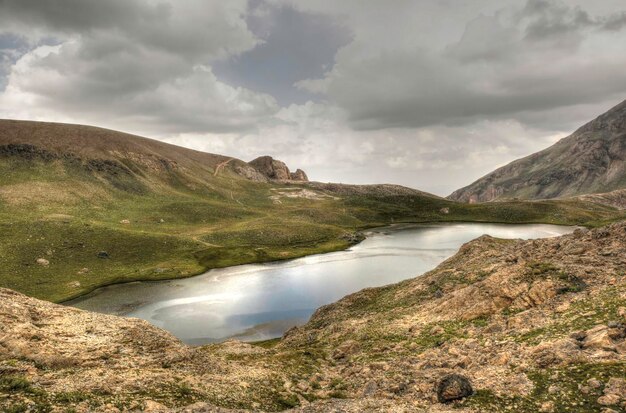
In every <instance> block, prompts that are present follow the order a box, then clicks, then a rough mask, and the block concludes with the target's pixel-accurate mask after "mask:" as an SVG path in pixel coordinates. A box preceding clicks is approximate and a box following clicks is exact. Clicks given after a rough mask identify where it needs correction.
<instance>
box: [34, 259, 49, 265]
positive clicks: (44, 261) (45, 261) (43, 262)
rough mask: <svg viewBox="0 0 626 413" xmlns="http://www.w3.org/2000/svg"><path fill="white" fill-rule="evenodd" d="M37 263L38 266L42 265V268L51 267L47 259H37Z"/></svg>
mask: <svg viewBox="0 0 626 413" xmlns="http://www.w3.org/2000/svg"><path fill="white" fill-rule="evenodd" d="M35 262H36V263H37V264H39V265H41V266H42V267H47V266H48V265H50V261H48V260H47V259H45V258H37V260H36V261H35Z"/></svg>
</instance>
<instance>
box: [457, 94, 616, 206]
mask: <svg viewBox="0 0 626 413" xmlns="http://www.w3.org/2000/svg"><path fill="white" fill-rule="evenodd" d="M623 188H626V101H624V102H622V103H621V104H619V105H617V106H616V107H614V108H613V109H611V110H609V111H608V112H606V113H605V114H603V115H601V116H599V117H598V118H596V119H595V120H593V121H591V122H589V123H588V124H586V125H584V126H583V127H581V128H580V129H578V130H577V131H576V132H574V133H573V134H572V135H570V136H568V137H566V138H564V139H562V140H560V141H559V142H557V143H556V144H555V145H553V146H551V147H550V148H548V149H545V150H543V151H541V152H538V153H535V154H533V155H530V156H528V157H526V158H522V159H519V160H517V161H514V162H511V163H510V164H508V165H506V166H504V167H502V168H500V169H497V170H496V171H494V172H492V173H490V174H488V175H486V176H484V177H483V178H480V179H479V180H477V181H476V182H474V183H472V184H471V185H469V186H467V187H465V188H461V189H459V190H457V191H455V192H454V193H452V194H451V195H450V196H449V198H450V199H452V200H455V201H461V202H486V201H493V200H503V199H511V198H521V199H545V198H560V197H570V196H575V195H581V194H592V193H602V192H609V191H613V190H616V189H623Z"/></svg>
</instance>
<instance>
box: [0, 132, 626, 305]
mask: <svg viewBox="0 0 626 413" xmlns="http://www.w3.org/2000/svg"><path fill="white" fill-rule="evenodd" d="M620 214H622V212H620V211H618V210H617V209H616V208H613V207H610V206H603V205H597V204H594V203H590V202H585V201H581V200H570V201H545V202H509V203H498V204H482V205H468V204H461V203H456V202H453V201H450V200H446V199H442V198H439V197H436V196H434V195H430V194H426V193H424V192H420V191H417V190H413V189H409V188H404V187H399V186H394V185H371V186H353V185H339V184H321V183H314V182H313V183H306V182H277V181H269V180H267V179H263V177H262V176H259V175H258V173H257V172H256V171H255V170H254V169H253V168H251V167H250V165H248V164H247V163H246V162H243V161H241V160H238V159H232V158H229V157H225V156H220V155H213V154H208V153H203V152H198V151H193V150H189V149H185V148H181V147H177V146H173V145H168V144H165V143H162V142H158V141H154V140H150V139H146V138H142V137H138V136H134V135H128V134H124V133H120V132H115V131H110V130H105V129H100V128H94V127H89V126H80V125H66V124H53V123H42V122H26V121H13V120H0V287H7V288H11V289H14V290H17V291H20V292H23V293H26V294H28V295H31V296H35V297H38V298H44V299H47V300H51V301H62V300H66V299H69V298H72V297H75V296H78V295H81V294H84V293H87V292H89V291H91V290H93V289H95V288H97V287H99V286H103V285H107V284H111V283H118V282H127V281H133V280H157V279H166V278H177V277H186V276H191V275H194V274H198V273H201V272H203V271H205V270H207V269H209V268H216V267H223V266H229V265H236V264H243V263H250V262H260V261H270V260H278V259H288V258H294V257H298V256H302V255H306V254H313V253H320V252H327V251H333V250H338V249H343V248H346V247H348V246H349V245H351V244H352V243H354V242H355V241H356V240H358V236H355V235H354V233H355V232H356V231H358V230H360V229H363V228H366V227H372V226H379V225H385V224H389V223H393V222H426V221H491V222H510V223H519V222H546V223H557V224H593V223H598V222H604V221H607V220H614V219H617V218H619V217H620Z"/></svg>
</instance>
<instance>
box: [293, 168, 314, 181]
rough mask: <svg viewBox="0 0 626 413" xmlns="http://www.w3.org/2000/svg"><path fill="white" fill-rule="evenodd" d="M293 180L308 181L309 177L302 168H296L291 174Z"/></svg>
mask: <svg viewBox="0 0 626 413" xmlns="http://www.w3.org/2000/svg"><path fill="white" fill-rule="evenodd" d="M289 176H290V179H291V180H292V181H308V180H309V177H308V176H307V175H306V173H305V172H304V171H303V170H302V169H296V171H295V172H291V173H290V174H289Z"/></svg>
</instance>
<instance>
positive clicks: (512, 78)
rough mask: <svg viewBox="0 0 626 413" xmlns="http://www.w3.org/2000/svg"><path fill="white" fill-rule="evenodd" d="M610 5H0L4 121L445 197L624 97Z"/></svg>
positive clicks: (615, 10)
mask: <svg viewBox="0 0 626 413" xmlns="http://www.w3.org/2000/svg"><path fill="white" fill-rule="evenodd" d="M625 68H626V2H624V1H623V0H594V1H589V0H567V1H566V0H341V1H337V0H249V1H246V0H228V1H222V0H184V1H180V0H178V1H175V0H107V1H102V0H47V1H41V0H0V118H12V119H31V120H45V121H56V122H69V123H81V124H89V125H95V126H101V127H106V128H111V129H116V130H121V131H125V132H130V133H135V134H139V135H143V136H147V137H151V138H154V139H159V140H163V141H166V142H169V143H173V144H176V145H182V146H186V147H189V148H193V149H198V150H202V151H207V152H212V153H219V154H223V155H229V156H234V157H237V158H241V159H244V160H247V161H249V160H251V159H254V158H256V157H257V156H261V155H271V156H274V157H275V158H278V159H281V160H283V161H285V162H286V163H287V165H288V166H289V167H290V168H292V169H294V170H295V169H296V168H302V169H304V170H305V171H306V172H307V173H308V175H309V177H310V178H311V179H312V180H318V181H323V182H344V183H359V184H363V183H397V184H402V185H406V186H410V187H413V188H418V189H421V190H425V191H428V192H432V193H435V194H438V195H448V194H449V193H451V192H452V191H453V190H455V189H457V188H459V187H462V186H465V185H467V184H469V183H471V182H472V181H474V180H475V179H477V178H479V177H481V176H483V175H484V174H486V173H488V172H490V171H492V170H493V169H495V168H496V167H499V166H502V165H504V164H506V163H508V162H510V161H512V160H514V159H516V158H519V157H521V156H525V155H528V154H530V153H533V152H536V151H538V150H541V149H543V148H545V147H547V146H549V145H551V144H552V143H554V142H556V141H557V140H558V139H560V138H562V137H564V136H567V135H568V134H570V133H571V132H573V131H574V130H575V129H577V128H578V127H579V126H582V125H583V124H584V123H586V122H587V121H589V120H591V119H592V118H594V117H595V116H597V115H599V114H601V113H603V112H604V111H606V110H608V109H609V108H611V107H612V106H614V105H615V104H617V103H619V102H621V101H623V100H624V99H626V70H625Z"/></svg>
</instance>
